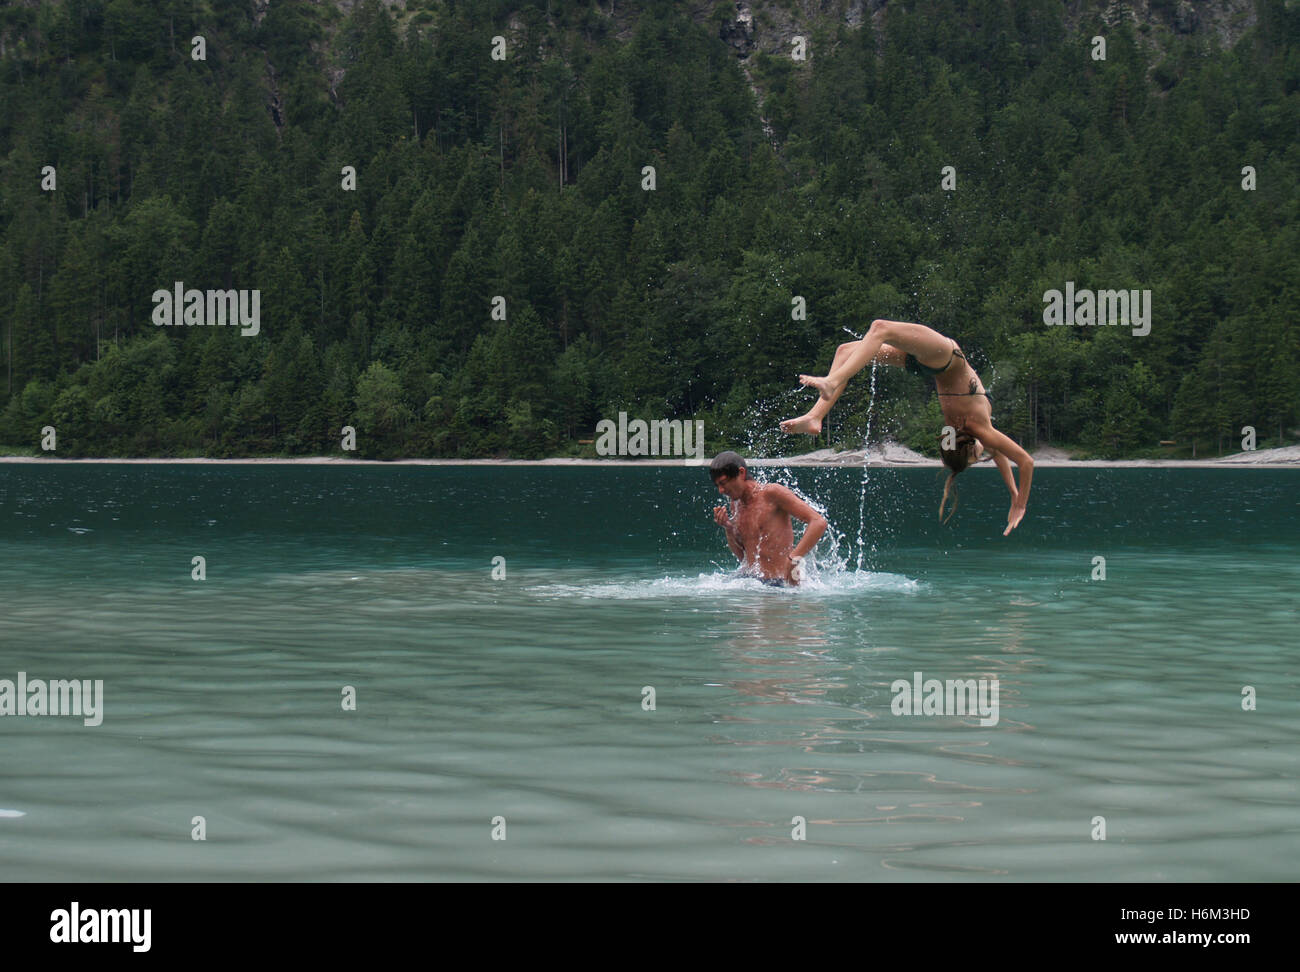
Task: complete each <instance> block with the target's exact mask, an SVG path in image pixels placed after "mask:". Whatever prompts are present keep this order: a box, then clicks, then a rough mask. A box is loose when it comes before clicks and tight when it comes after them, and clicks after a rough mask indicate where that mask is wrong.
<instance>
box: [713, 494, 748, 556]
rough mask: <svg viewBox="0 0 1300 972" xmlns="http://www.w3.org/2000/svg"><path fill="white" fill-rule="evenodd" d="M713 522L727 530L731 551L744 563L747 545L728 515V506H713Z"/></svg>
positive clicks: (728, 544)
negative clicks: (742, 540)
mask: <svg viewBox="0 0 1300 972" xmlns="http://www.w3.org/2000/svg"><path fill="white" fill-rule="evenodd" d="M728 505H730V504H728ZM713 522H715V523H716V524H718V526H720V527H722V529H723V530H724V531H726V534H727V546H728V547H730V548H731V552H732V553H734V554H735V555H736V559H737V560H739V561H740V562H741V563H744V561H745V545H744V544H743V543H742V542H741V540H740V534H739V533H737V532H736V528H735V526H734V525H733V524H732V522H731V517H730V516H729V515H728V510H727V507H726V506H715V507H714V508H713Z"/></svg>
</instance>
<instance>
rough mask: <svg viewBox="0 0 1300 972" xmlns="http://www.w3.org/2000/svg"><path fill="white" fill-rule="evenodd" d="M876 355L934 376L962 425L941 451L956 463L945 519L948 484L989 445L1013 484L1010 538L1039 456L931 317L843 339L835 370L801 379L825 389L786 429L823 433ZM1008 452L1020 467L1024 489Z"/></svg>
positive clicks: (949, 416) (877, 326) (948, 462)
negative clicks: (1008, 432)
mask: <svg viewBox="0 0 1300 972" xmlns="http://www.w3.org/2000/svg"><path fill="white" fill-rule="evenodd" d="M872 361H882V362H884V363H885V364H890V365H894V366H895V367H898V368H906V369H907V370H908V371H910V372H912V373H913V374H915V375H919V376H921V377H922V378H927V377H933V378H934V383H935V385H936V386H937V388H938V390H939V407H940V408H941V409H942V410H943V418H944V421H945V422H947V423H948V424H949V425H951V426H952V428H953V429H954V430H955V432H956V436H955V437H952V436H949V438H950V439H951V444H952V445H953V446H954V448H941V449H940V450H939V451H940V452H941V453H942V455H943V464H944V465H945V466H947V467H948V469H949V473H948V479H947V481H946V482H945V483H944V484H943V499H941V500H940V501H939V517H940V519H942V518H943V508H944V506H945V505H946V504H947V502H948V491H949V490H950V489H952V488H953V480H954V479H955V478H956V476H957V474H958V473H959V472H961V471H962V470H964V469H965V468H966V467H967V466H968V465H970V464H971V463H972V462H979V461H980V454H981V453H982V452H983V451H984V450H985V449H987V450H988V451H989V452H990V453H991V454H992V457H993V461H994V462H995V463H997V466H998V469H999V470H1000V471H1001V473H1002V478H1003V479H1004V480H1005V481H1006V484H1007V489H1009V490H1011V512H1010V513H1008V514H1007V528H1006V530H1004V531H1003V533H1002V535H1003V536H1004V537H1005V536H1006V535H1007V534H1008V533H1010V532H1011V531H1012V530H1014V529H1015V528H1016V527H1017V526H1018V525H1019V524H1020V521H1021V520H1022V519H1024V516H1025V505H1026V504H1027V503H1028V502H1029V482H1030V480H1031V479H1033V476H1034V460H1033V459H1031V458H1030V457H1029V453H1027V452H1025V450H1024V449H1022V448H1020V446H1018V445H1016V444H1015V443H1014V442H1012V441H1011V439H1009V438H1008V437H1007V436H1005V435H1003V434H1002V433H1001V432H999V431H998V430H997V429H995V428H994V427H993V406H992V404H991V402H990V400H989V394H988V392H986V391H985V390H984V386H983V385H982V384H981V383H980V379H979V375H977V374H975V369H974V368H972V367H971V366H970V364H969V362H967V360H966V355H964V354H962V350H961V348H959V347H958V346H957V342H956V341H954V340H953V339H952V338H949V337H944V336H943V335H942V334H940V333H939V332H938V331H935V330H931V329H930V328H928V327H926V326H925V325H924V324H904V323H901V322H899V321H872V322H871V328H870V330H868V331H867V333H866V335H864V336H863V338H862V340H861V341H850V342H848V343H847V344H841V345H840V346H839V348H838V349H837V350H836V351H835V360H834V361H832V362H831V371H830V374H828V375H827V376H826V377H825V378H816V377H814V376H812V375H800V376H799V381H801V382H802V383H803V384H805V385H811V386H812V387H813V388H816V389H817V391H818V392H820V393H821V398H819V399H818V400H817V403H816V404H815V405H813V407H812V408H811V409H809V410H808V413H807V414H806V415H801V416H799V418H793V419H786V420H785V421H784V422H782V423H781V431H783V432H804V433H806V434H808V435H816V434H817V433H818V432H820V431H821V429H822V419H823V418H824V417H825V416H826V413H827V412H829V411H830V410H831V406H832V405H834V404H835V402H836V400H838V399H839V397H840V395H841V394H843V392H844V386H845V385H847V384H848V381H849V379H850V378H852V377H853V376H854V375H856V374H857V373H858V372H859V371H861V370H862V369H863V368H865V367H866V366H867V365H868V364H870V363H871V362H872ZM943 444H944V445H947V444H948V443H943ZM1008 459H1009V460H1011V462H1014V463H1015V464H1016V465H1017V466H1018V467H1019V468H1020V487H1019V488H1018V489H1017V488H1016V480H1015V477H1014V476H1013V475H1012V473H1011V464H1010V463H1009V462H1008V461H1007V460H1008ZM956 509H957V498H956V492H955V491H954V493H953V507H952V510H951V511H949V513H948V515H949V516H952V514H953V512H955V511H956Z"/></svg>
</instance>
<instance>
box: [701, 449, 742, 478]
mask: <svg viewBox="0 0 1300 972" xmlns="http://www.w3.org/2000/svg"><path fill="white" fill-rule="evenodd" d="M742 469H744V470H745V471H746V472H748V471H749V467H748V466H746V465H745V459H744V457H743V456H741V455H740V454H739V453H737V452H719V453H718V454H717V455H716V456H714V458H713V461H712V462H711V463H709V475H710V476H712V477H713V481H714V482H715V483H716V482H717V481H718V477H719V476H726V477H728V478H730V477H732V476H739V475H740V471H741V470H742Z"/></svg>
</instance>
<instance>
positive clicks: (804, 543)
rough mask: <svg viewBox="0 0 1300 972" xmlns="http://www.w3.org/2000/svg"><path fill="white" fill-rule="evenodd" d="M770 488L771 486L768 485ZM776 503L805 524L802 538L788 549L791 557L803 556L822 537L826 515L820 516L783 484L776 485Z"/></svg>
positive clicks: (825, 525) (825, 524)
mask: <svg viewBox="0 0 1300 972" xmlns="http://www.w3.org/2000/svg"><path fill="white" fill-rule="evenodd" d="M768 488H769V489H771V488H772V487H770V486H769V487H768ZM775 499H776V505H777V506H778V507H780V508H781V509H782V510H784V511H785V512H786V513H789V514H790V515H791V516H792V517H794V518H795V519H796V520H801V521H802V522H803V523H805V524H807V529H806V530H804V532H803V538H802V539H801V540H800V541H799V543H798V545H797V546H795V548H794V550H792V551H790V556H791V557H803V556H806V555H807V554H808V551H810V550H812V548H813V547H815V546H817V541H818V540H820V539H821V538H822V534H823V533H825V532H826V527H827V523H826V517H824V516H822V515H821V514H820V513H818V512H817V511H816V510H814V509H813V508H812V507H811V506H809V505H808V504H807V503H805V502H804V501H803V500H801V499H800V498H799V497H798V496H796V495H795V494H794V491H793V490H791V489H788V488H787V487H785V486H779V485H778V486H777V487H776V492H775Z"/></svg>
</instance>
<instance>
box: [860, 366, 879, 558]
mask: <svg viewBox="0 0 1300 972" xmlns="http://www.w3.org/2000/svg"><path fill="white" fill-rule="evenodd" d="M875 413H876V360H875V359H874V358H872V359H871V397H870V398H869V399H868V400H867V431H866V434H865V435H864V436H863V442H862V487H861V489H860V490H859V491H858V570H861V569H862V561H863V556H862V555H863V553H864V552H865V550H866V539H865V538H864V536H863V534H865V533H866V530H867V477H868V475H870V474H869V472H868V470H867V463H868V462H869V461H870V459H871V419H872V417H873V416H874V415H875ZM871 552H872V553H873V554H874V553H875V552H876V545H875V544H874V543H872V545H871Z"/></svg>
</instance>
